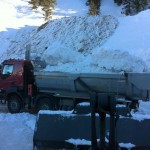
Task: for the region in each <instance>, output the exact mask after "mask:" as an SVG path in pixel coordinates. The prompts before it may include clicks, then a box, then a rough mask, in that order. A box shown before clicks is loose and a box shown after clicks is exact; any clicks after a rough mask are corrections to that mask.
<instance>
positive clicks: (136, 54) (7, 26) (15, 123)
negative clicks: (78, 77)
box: [0, 0, 150, 150]
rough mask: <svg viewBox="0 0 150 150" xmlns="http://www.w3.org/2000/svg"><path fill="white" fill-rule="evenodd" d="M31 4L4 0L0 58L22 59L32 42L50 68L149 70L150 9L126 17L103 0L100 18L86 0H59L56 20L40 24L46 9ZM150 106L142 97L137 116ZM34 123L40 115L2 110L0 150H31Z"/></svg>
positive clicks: (0, 17)
mask: <svg viewBox="0 0 150 150" xmlns="http://www.w3.org/2000/svg"><path fill="white" fill-rule="evenodd" d="M27 2H28V0H13V1H12V0H1V1H0V22H1V23H0V44H1V46H0V61H3V60H4V59H8V58H24V52H25V47H26V45H27V44H31V50H32V57H33V58H35V57H37V56H39V55H40V56H42V59H45V60H46V62H47V64H48V66H47V68H46V69H45V70H48V71H67V72H122V71H129V72H133V71H134V72H149V71H150V67H149V66H150V57H149V55H150V54H149V50H150V49H149V41H150V28H149V26H150V20H149V19H148V18H150V10H146V11H143V12H141V13H139V14H137V15H135V16H132V17H125V16H124V15H123V14H121V7H118V6H117V5H115V4H114V3H113V0H102V3H101V6H102V7H101V12H100V13H101V16H100V17H87V14H88V7H87V6H86V5H85V3H86V0H83V1H81V0H76V1H75V2H72V1H70V0H57V5H56V9H55V10H54V12H53V17H52V18H53V21H50V22H49V24H45V26H44V25H43V26H41V27H40V28H39V26H40V25H42V24H43V23H44V21H43V18H42V12H41V10H40V9H38V10H36V11H31V9H30V8H29V6H28V5H27ZM63 17H65V18H63ZM67 17H70V19H69V18H67ZM87 25H88V26H87ZM149 107H150V102H142V101H141V102H140V108H139V111H138V112H132V115H133V118H134V119H136V120H143V119H146V118H148V119H149V118H150V111H149ZM35 121H36V115H31V114H28V113H21V114H9V113H2V112H1V113H0V133H1V135H0V150H8V149H11V150H31V149H32V148H33V147H32V146H33V143H32V138H33V132H34V126H35ZM121 145H126V147H129V148H130V147H132V146H133V145H132V143H121Z"/></svg>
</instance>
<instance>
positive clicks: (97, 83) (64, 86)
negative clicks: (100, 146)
mask: <svg viewBox="0 0 150 150" xmlns="http://www.w3.org/2000/svg"><path fill="white" fill-rule="evenodd" d="M34 75H35V80H36V85H37V87H38V89H39V90H41V91H48V92H50V93H54V94H59V95H62V96H66V97H67V96H68V97H72V96H73V95H74V97H75V98H76V97H80V96H81V98H83V97H85V98H88V97H89V94H90V93H91V92H96V93H114V94H115V95H116V96H118V97H125V98H126V99H130V100H139V99H143V100H146V99H148V98H149V91H150V84H149V82H147V81H150V73H123V74H116V73H110V74H96V73H81V74H75V73H65V72H35V73H34Z"/></svg>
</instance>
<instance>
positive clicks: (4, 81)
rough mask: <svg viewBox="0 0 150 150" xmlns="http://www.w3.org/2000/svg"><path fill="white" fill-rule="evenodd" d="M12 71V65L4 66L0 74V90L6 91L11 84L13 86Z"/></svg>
mask: <svg viewBox="0 0 150 150" xmlns="http://www.w3.org/2000/svg"><path fill="white" fill-rule="evenodd" d="M13 70H14V66H13V64H4V66H3V68H2V70H1V74H0V90H6V89H7V88H8V87H9V86H10V85H11V84H13V82H12V75H13Z"/></svg>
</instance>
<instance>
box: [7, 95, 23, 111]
mask: <svg viewBox="0 0 150 150" xmlns="http://www.w3.org/2000/svg"><path fill="white" fill-rule="evenodd" d="M7 105H8V110H9V112H10V113H19V112H20V110H21V108H22V105H21V101H20V98H19V97H18V96H16V95H13V96H11V97H9V99H8V104H7Z"/></svg>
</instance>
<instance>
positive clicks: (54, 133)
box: [33, 111, 99, 149]
mask: <svg viewBox="0 0 150 150" xmlns="http://www.w3.org/2000/svg"><path fill="white" fill-rule="evenodd" d="M43 112H44V111H42V113H39V115H38V119H37V122H36V128H35V132H34V137H33V144H34V146H36V147H38V148H39V149H40V148H42V149H44V148H45V149H47V148H53V149H63V148H65V149H75V148H80V147H84V148H85V147H90V145H91V119H90V118H91V117H89V115H84V114H81V115H75V114H71V113H69V112H64V113H63V112H62V111H60V113H58V112H54V111H49V113H47V114H46V113H43ZM45 112H46V111H45ZM57 113H58V114H57ZM98 123H99V122H98V118H97V123H96V124H97V126H99V125H98ZM97 133H99V130H97ZM79 141H80V142H79Z"/></svg>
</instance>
